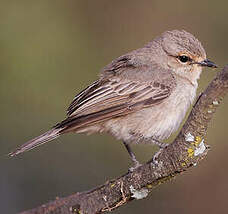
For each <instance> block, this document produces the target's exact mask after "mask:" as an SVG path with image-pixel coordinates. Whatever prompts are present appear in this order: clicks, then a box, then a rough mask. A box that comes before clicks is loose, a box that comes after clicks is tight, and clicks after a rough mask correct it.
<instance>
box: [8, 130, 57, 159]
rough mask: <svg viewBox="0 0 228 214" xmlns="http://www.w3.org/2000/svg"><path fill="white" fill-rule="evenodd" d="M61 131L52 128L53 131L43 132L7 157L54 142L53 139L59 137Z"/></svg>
mask: <svg viewBox="0 0 228 214" xmlns="http://www.w3.org/2000/svg"><path fill="white" fill-rule="evenodd" d="M61 130H62V129H61V128H58V129H56V128H53V129H51V130H49V131H47V132H45V133H44V134H42V135H40V136H38V137H36V138H34V139H32V140H30V141H28V142H27V143H25V144H23V145H21V146H20V147H18V148H17V149H16V151H14V152H11V153H9V156H11V157H13V156H15V155H18V154H20V153H22V152H25V151H29V150H31V149H34V148H35V147H37V146H40V145H42V144H44V143H47V142H48V141H51V140H54V139H55V138H57V137H59V136H60V131H61Z"/></svg>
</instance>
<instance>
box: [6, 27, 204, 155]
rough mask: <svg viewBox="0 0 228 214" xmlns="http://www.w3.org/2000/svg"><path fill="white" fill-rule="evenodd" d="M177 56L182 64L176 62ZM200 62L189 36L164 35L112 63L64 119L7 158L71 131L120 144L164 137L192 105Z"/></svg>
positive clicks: (201, 56)
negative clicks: (99, 135)
mask: <svg viewBox="0 0 228 214" xmlns="http://www.w3.org/2000/svg"><path fill="white" fill-rule="evenodd" d="M182 56H184V58H185V59H188V61H187V62H182V61H181V60H182V58H181V57H182ZM186 57H187V58H186ZM205 60H206V53H205V50H204V49H203V47H202V45H201V43H200V42H199V41H198V40H197V39H196V38H195V37H194V36H193V35H192V34H190V33H187V32H186V31H177V30H174V31H167V32H165V33H163V34H162V35H161V36H160V37H157V38H155V39H154V40H153V41H152V42H150V43H148V44H147V45H145V46H144V47H143V48H140V49H137V50H134V51H131V52H129V53H127V54H125V55H123V56H121V57H119V58H117V59H115V60H114V61H112V62H111V63H110V64H109V65H107V66H106V67H105V68H104V69H103V70H102V71H101V74H100V77H99V79H98V80H97V81H95V82H94V83H92V84H91V85H90V86H88V87H87V88H86V89H85V90H83V91H82V92H81V93H79V94H78V95H76V97H75V98H74V100H73V101H72V103H71V105H70V106H69V108H68V110H67V118H66V119H65V120H63V121H62V122H60V123H59V124H57V125H56V126H55V127H54V128H53V129H52V130H51V131H49V132H47V133H46V134H44V135H41V136H40V137H37V138H35V139H34V140H31V141H29V142H28V143H26V144H24V145H22V146H21V147H19V148H18V149H17V150H16V151H15V152H13V153H10V155H11V156H14V155H16V154H19V153H21V152H24V151H26V150H30V149H32V148H34V147H36V146H38V145H41V144H43V143H46V142H48V141H50V140H52V139H54V138H57V137H59V136H60V135H62V134H65V133H68V132H71V131H73V132H76V133H83V132H84V133H93V132H108V133H110V134H112V135H113V136H115V137H116V138H117V139H121V140H123V141H124V142H125V143H126V144H130V143H141V142H151V140H150V139H156V140H162V139H165V138H167V137H169V136H170V134H171V133H172V132H174V131H175V130H177V128H178V127H179V125H180V123H181V121H182V119H183V118H184V116H185V113H186V111H187V109H188V107H189V106H190V104H191V103H192V102H193V100H194V97H195V94H196V89H197V86H198V84H197V79H198V78H199V76H200V73H201V70H202V68H201V66H200V63H201V62H204V64H205V62H206V61H205Z"/></svg>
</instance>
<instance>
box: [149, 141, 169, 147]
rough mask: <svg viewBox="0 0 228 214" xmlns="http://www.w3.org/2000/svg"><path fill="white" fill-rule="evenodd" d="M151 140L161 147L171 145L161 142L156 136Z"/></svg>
mask: <svg viewBox="0 0 228 214" xmlns="http://www.w3.org/2000/svg"><path fill="white" fill-rule="evenodd" d="M151 140H152V142H153V143H154V144H155V145H157V146H159V148H160V149H164V148H165V147H167V146H168V145H169V144H168V143H163V142H161V141H159V140H156V139H154V138H152V139H151Z"/></svg>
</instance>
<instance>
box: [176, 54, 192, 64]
mask: <svg viewBox="0 0 228 214" xmlns="http://www.w3.org/2000/svg"><path fill="white" fill-rule="evenodd" d="M177 58H178V59H179V60H180V61H181V62H182V63H186V62H190V61H192V59H191V58H190V57H188V56H186V55H181V56H178V57H177Z"/></svg>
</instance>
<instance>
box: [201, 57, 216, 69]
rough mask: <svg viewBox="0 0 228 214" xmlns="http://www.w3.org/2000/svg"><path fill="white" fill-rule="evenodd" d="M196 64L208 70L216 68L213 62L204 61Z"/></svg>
mask: <svg viewBox="0 0 228 214" xmlns="http://www.w3.org/2000/svg"><path fill="white" fill-rule="evenodd" d="M197 64H199V65H201V66H206V67H210V68H217V67H218V66H217V65H216V64H215V63H214V62H212V61H210V60H209V59H205V60H203V61H201V62H198V63H197Z"/></svg>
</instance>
